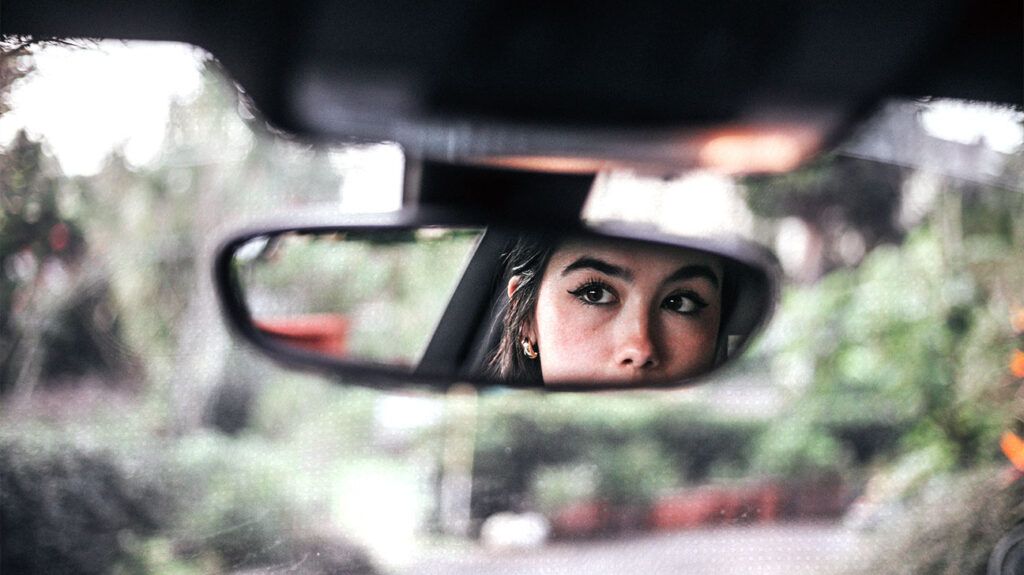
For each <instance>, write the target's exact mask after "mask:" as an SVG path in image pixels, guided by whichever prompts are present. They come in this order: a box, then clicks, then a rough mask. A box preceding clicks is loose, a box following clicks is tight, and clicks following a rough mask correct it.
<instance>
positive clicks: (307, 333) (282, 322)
mask: <svg viewBox="0 0 1024 575" xmlns="http://www.w3.org/2000/svg"><path fill="white" fill-rule="evenodd" d="M253 323H254V324H255V326H256V329H259V330H260V331H262V332H263V333H264V334H266V335H269V336H272V337H274V338H277V339H280V340H282V341H281V343H283V344H285V345H289V346H293V347H297V348H301V349H303V350H306V351H313V352H317V353H326V354H329V355H333V356H337V357H344V356H345V355H346V353H347V344H348V325H349V322H348V319H347V318H346V317H345V316H342V315H337V314H312V315H299V316H286V317H275V318H269V319H268V318H262V319H259V320H254V321H253Z"/></svg>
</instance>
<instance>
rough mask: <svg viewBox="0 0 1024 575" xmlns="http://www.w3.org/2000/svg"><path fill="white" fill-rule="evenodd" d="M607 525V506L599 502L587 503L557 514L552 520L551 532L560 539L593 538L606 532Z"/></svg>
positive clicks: (564, 509) (570, 506)
mask: <svg viewBox="0 0 1024 575" xmlns="http://www.w3.org/2000/svg"><path fill="white" fill-rule="evenodd" d="M607 523H608V508H607V506H606V505H603V504H602V503H600V502H597V501H585V502H581V503H575V504H573V505H569V506H568V507H565V508H563V509H562V510H560V511H559V512H558V513H556V514H555V516H554V517H552V518H551V531H552V534H553V535H554V536H555V537H558V538H566V539H573V538H579V537H592V536H594V535H597V534H598V533H601V532H602V531H604V530H605V527H606V525H607Z"/></svg>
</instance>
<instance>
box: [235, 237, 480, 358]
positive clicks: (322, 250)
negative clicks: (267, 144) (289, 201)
mask: <svg viewBox="0 0 1024 575" xmlns="http://www.w3.org/2000/svg"><path fill="white" fill-rule="evenodd" d="M480 235H481V232H480V231H479V230H471V229H452V228H423V229H418V230H400V231H394V230H380V231H373V232H355V231H349V232H342V231H321V232H309V233H304V232H295V231H290V232H283V233H277V234H270V235H265V236H258V237H255V238H252V239H251V240H249V241H247V242H245V243H243V244H241V245H240V246H239V247H238V249H237V251H236V252H235V253H234V257H233V268H234V272H235V274H234V275H235V277H236V278H237V282H238V285H237V291H238V294H239V295H240V296H241V298H242V300H243V301H244V303H245V307H246V308H247V310H248V312H249V314H250V318H251V322H252V327H253V328H254V329H255V330H257V331H258V333H260V334H261V335H263V336H265V337H267V338H268V339H270V340H272V341H273V342H275V343H277V344H280V345H282V346H285V347H286V348H293V349H295V350H298V351H304V352H309V353H313V354H319V355H323V356H325V357H329V358H335V359H346V360H354V361H362V362H369V363H383V364H390V365H394V366H396V367H401V368H404V369H412V368H413V367H415V366H416V365H417V362H418V361H419V359H420V357H421V356H422V354H423V351H424V349H425V348H426V345H427V344H428V343H429V341H430V338H431V336H432V335H433V333H434V330H435V328H436V327H437V324H438V321H439V319H440V317H441V314H442V313H443V312H444V310H445V308H446V306H447V304H448V301H449V299H450V296H451V293H452V290H453V289H454V288H455V286H456V284H457V283H458V280H459V278H460V277H461V275H462V270H463V268H464V267H465V265H466V261H467V259H468V256H469V255H470V254H471V253H472V252H473V248H474V247H475V246H476V244H477V242H478V240H479V238H480Z"/></svg>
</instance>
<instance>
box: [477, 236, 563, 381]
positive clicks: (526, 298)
mask: <svg viewBox="0 0 1024 575" xmlns="http://www.w3.org/2000/svg"><path fill="white" fill-rule="evenodd" d="M554 248H555V245H554V242H552V241H550V238H548V239H545V238H542V237H536V236H521V237H520V238H519V239H518V240H516V242H515V244H514V245H513V246H512V247H511V249H509V251H508V252H506V253H505V256H504V259H505V273H504V276H503V277H502V280H503V282H502V285H508V282H509V281H510V280H511V279H512V278H513V277H518V278H519V285H518V287H517V288H516V291H515V292H514V293H513V294H512V296H511V297H509V299H508V302H507V303H506V304H505V307H504V309H503V310H502V314H501V315H502V321H501V340H500V341H499V343H498V348H497V350H495V352H494V355H493V356H492V357H491V360H490V362H489V365H488V371H489V372H490V374H491V375H492V376H494V377H497V378H499V379H504V380H515V381H536V382H538V383H539V382H540V381H541V372H540V362H541V358H537V359H530V358H528V357H526V356H525V355H524V354H523V351H522V347H521V345H522V339H523V331H524V329H523V328H524V326H525V325H526V324H527V323H528V322H529V321H532V319H533V312H534V309H535V308H536V307H537V294H538V292H539V291H540V281H541V278H542V277H543V275H544V268H546V267H547V265H548V260H550V259H551V254H552V253H553V252H554ZM538 351H539V350H538Z"/></svg>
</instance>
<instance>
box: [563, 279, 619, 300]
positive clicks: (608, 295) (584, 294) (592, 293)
mask: <svg viewBox="0 0 1024 575" xmlns="http://www.w3.org/2000/svg"><path fill="white" fill-rule="evenodd" d="M569 293H571V294H572V295H574V296H576V298H577V299H579V300H580V301H582V302H583V303H585V304H590V305H606V304H611V303H615V299H616V298H615V293H614V292H612V290H610V289H608V288H607V287H605V286H603V285H599V284H598V285H595V284H590V285H585V286H581V287H579V288H577V289H574V290H572V291H570V292H569Z"/></svg>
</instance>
